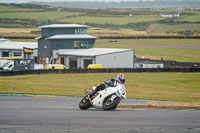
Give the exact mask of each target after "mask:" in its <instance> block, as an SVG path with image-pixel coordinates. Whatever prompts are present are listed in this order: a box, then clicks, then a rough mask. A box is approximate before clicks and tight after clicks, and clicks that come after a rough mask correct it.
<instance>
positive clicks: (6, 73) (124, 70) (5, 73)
mask: <svg viewBox="0 0 200 133" xmlns="http://www.w3.org/2000/svg"><path fill="white" fill-rule="evenodd" d="M137 72H200V68H148V69H144V68H140V69H132V68H115V69H114V68H113V69H66V70H61V69H60V70H27V71H1V72H0V76H12V75H26V74H49V73H60V74H61V73H62V74H64V73H137Z"/></svg>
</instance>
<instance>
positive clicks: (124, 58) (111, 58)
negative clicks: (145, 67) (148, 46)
mask: <svg viewBox="0 0 200 133" xmlns="http://www.w3.org/2000/svg"><path fill="white" fill-rule="evenodd" d="M133 56H134V51H133V50H129V51H125V52H118V53H111V54H105V55H99V56H96V64H101V65H102V67H103V68H133V58H134V57H133Z"/></svg>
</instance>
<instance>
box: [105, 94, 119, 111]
mask: <svg viewBox="0 0 200 133" xmlns="http://www.w3.org/2000/svg"><path fill="white" fill-rule="evenodd" d="M112 96H113V95H111V96H108V97H107V98H106V99H105V101H104V103H103V109H104V110H114V109H115V108H117V105H118V104H119V102H120V98H119V97H116V98H115V99H114V100H111V98H112Z"/></svg>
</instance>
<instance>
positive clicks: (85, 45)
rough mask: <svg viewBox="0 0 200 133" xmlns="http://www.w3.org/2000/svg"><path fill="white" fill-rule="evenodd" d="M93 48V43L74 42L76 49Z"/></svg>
mask: <svg viewBox="0 0 200 133" xmlns="http://www.w3.org/2000/svg"><path fill="white" fill-rule="evenodd" d="M81 48H93V41H74V49H81Z"/></svg>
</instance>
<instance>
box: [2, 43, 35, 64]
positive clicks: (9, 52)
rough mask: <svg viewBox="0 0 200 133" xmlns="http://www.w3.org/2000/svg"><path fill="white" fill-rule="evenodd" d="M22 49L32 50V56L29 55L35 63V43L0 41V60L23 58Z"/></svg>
mask: <svg viewBox="0 0 200 133" xmlns="http://www.w3.org/2000/svg"><path fill="white" fill-rule="evenodd" d="M24 48H29V49H33V54H31V55H30V58H32V59H34V60H35V62H37V48H38V44H37V42H12V41H9V40H7V41H6V40H4V41H0V58H8V57H13V58H17V57H21V58H24Z"/></svg>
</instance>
